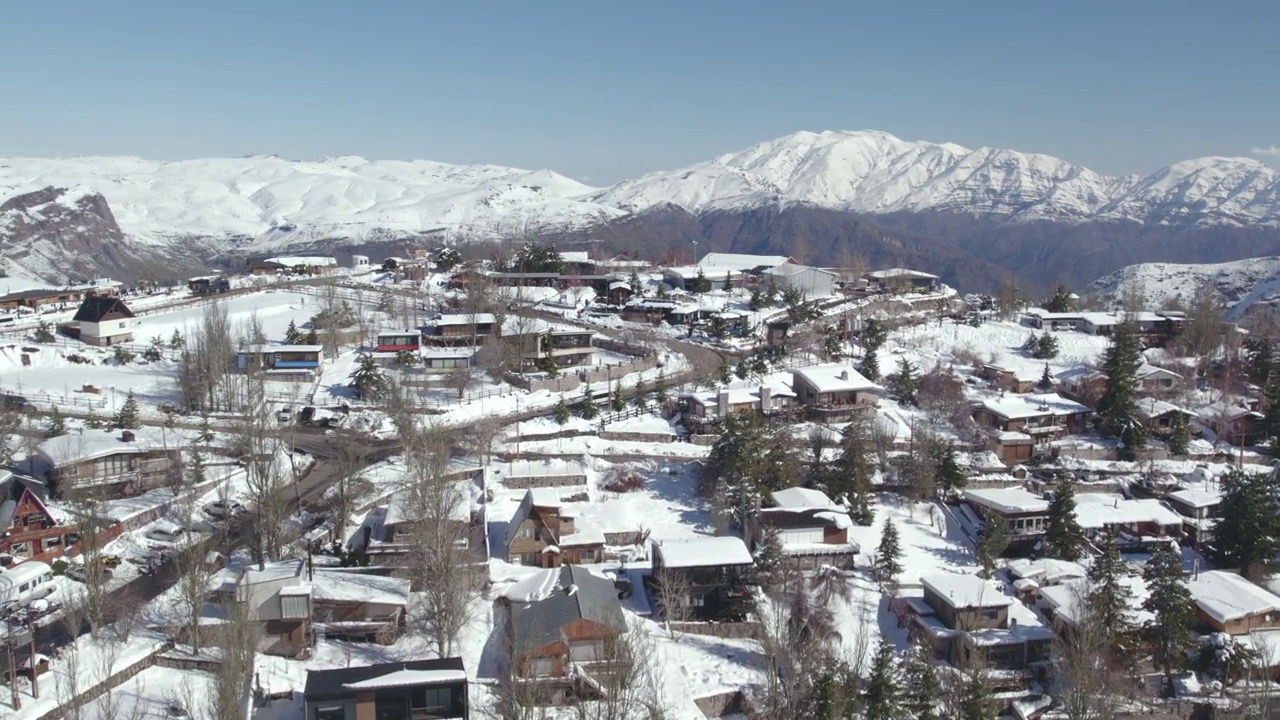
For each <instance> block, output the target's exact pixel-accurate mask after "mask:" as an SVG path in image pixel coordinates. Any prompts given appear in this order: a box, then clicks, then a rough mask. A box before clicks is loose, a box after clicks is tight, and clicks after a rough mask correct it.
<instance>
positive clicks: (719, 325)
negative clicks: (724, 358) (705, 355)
mask: <svg viewBox="0 0 1280 720" xmlns="http://www.w3.org/2000/svg"><path fill="white" fill-rule="evenodd" d="M707 336H708V337H711V338H715V339H716V340H723V339H725V338H727V337H729V325H728V323H726V322H725V321H724V318H722V317H720V316H719V315H712V316H711V319H710V320H708V321H707Z"/></svg>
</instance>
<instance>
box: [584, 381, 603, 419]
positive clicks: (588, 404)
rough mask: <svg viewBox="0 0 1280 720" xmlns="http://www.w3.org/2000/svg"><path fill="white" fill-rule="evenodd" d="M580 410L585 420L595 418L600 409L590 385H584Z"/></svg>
mask: <svg viewBox="0 0 1280 720" xmlns="http://www.w3.org/2000/svg"><path fill="white" fill-rule="evenodd" d="M579 412H580V413H581V415H582V418H583V419H584V420H594V419H595V418H596V416H597V415H599V414H600V411H599V410H598V409H596V399H595V396H594V395H593V394H592V393H591V386H590V385H583V386H582V403H581V410H579Z"/></svg>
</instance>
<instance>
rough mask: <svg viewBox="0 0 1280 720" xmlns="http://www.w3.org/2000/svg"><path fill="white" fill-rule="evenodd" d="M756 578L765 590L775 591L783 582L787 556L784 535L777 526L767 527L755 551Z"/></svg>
mask: <svg viewBox="0 0 1280 720" xmlns="http://www.w3.org/2000/svg"><path fill="white" fill-rule="evenodd" d="M755 561H756V565H755V573H756V580H757V581H758V582H759V583H760V587H761V588H763V589H764V591H765V592H773V591H774V590H776V589H778V588H779V587H781V586H782V584H783V575H784V574H785V569H786V557H785V556H784V555H783V552H782V536H781V534H780V533H779V532H778V529H777V528H775V527H769V528H766V529H765V531H764V537H763V538H762V539H761V540H760V544H759V545H757V546H756V551H755Z"/></svg>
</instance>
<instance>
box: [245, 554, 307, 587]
mask: <svg viewBox="0 0 1280 720" xmlns="http://www.w3.org/2000/svg"><path fill="white" fill-rule="evenodd" d="M302 565H303V561H302V560H280V561H278V562H268V563H264V564H263V567H262V569H261V570H259V569H258V566H257V564H254V565H250V566H248V567H246V568H245V569H244V573H243V574H241V576H240V583H241V584H244V585H257V584H259V583H267V582H276V581H279V580H288V579H289V578H297V577H302Z"/></svg>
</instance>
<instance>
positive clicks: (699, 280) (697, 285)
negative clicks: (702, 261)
mask: <svg viewBox="0 0 1280 720" xmlns="http://www.w3.org/2000/svg"><path fill="white" fill-rule="evenodd" d="M710 290H711V281H710V280H708V279H707V276H706V273H704V272H702V268H698V274H697V275H696V276H695V277H694V278H693V291H694V292H695V293H699V294H701V293H704V292H709V291H710Z"/></svg>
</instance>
